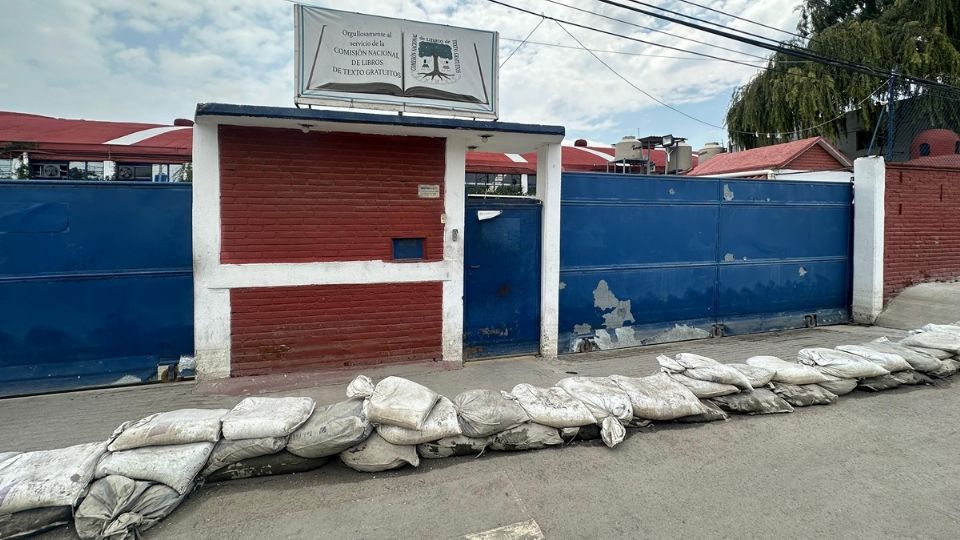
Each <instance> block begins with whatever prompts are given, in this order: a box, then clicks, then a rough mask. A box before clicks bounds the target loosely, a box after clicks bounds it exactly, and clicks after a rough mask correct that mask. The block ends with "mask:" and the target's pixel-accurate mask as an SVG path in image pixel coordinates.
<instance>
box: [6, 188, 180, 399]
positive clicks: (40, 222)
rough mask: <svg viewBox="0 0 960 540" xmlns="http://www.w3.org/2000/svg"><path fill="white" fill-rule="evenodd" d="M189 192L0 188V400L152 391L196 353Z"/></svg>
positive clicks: (124, 189) (176, 190) (166, 190)
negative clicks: (76, 391) (95, 390)
mask: <svg viewBox="0 0 960 540" xmlns="http://www.w3.org/2000/svg"><path fill="white" fill-rule="evenodd" d="M190 188H191V186H190V185H189V184H152V183H132V182H131V183H127V182H96V183H93V182H49V181H39V180H28V181H10V182H6V181H5V182H0V306H2V307H3V309H2V310H0V396H9V395H18V394H29V393H38V392H48V391H57V390H66V389H73V388H82V387H91V386H103V385H113V384H130V383H134V382H143V381H148V380H151V379H156V377H157V366H158V365H159V364H164V363H176V361H177V359H178V358H179V356H180V355H182V354H192V352H193V275H192V260H193V259H192V254H191V251H192V250H191V232H190V231H191V228H190V221H191V216H190V208H191V191H190Z"/></svg>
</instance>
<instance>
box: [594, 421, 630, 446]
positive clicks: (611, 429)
mask: <svg viewBox="0 0 960 540" xmlns="http://www.w3.org/2000/svg"><path fill="white" fill-rule="evenodd" d="M626 436H627V428H625V427H624V426H623V424H622V423H621V422H620V421H619V420H617V419H616V418H614V417H613V416H608V417H606V418H604V419H603V421H602V422H601V423H600V439H602V440H603V444H605V445H607V448H613V447H614V446H616V445H618V444H620V443H622V442H623V439H624V438H626Z"/></svg>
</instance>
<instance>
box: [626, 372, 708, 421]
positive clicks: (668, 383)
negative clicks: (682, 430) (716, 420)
mask: <svg viewBox="0 0 960 540" xmlns="http://www.w3.org/2000/svg"><path fill="white" fill-rule="evenodd" d="M610 380H611V381H612V382H613V383H614V384H616V385H617V386H619V387H620V388H622V389H623V391H624V392H626V394H627V397H628V398H630V404H631V406H632V407H633V415H634V416H635V417H637V418H643V419H645V420H663V421H666V420H675V419H677V418H681V417H684V416H693V415H698V414H703V413H705V412H706V411H705V410H704V407H703V404H702V403H701V402H700V400H699V399H698V398H697V396H696V395H695V394H694V393H693V392H692V391H691V390H690V389H689V388H687V387H686V386H684V385H682V384H680V383H678V382H677V381H675V380H673V379H671V378H670V376H669V375H667V374H666V373H660V374H657V375H652V376H649V377H624V376H623V375H611V376H610Z"/></svg>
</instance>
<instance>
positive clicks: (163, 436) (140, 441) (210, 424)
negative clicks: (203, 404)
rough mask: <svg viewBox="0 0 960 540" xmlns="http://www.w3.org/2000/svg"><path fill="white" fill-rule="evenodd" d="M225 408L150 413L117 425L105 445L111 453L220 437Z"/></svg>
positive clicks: (212, 440) (211, 439) (207, 440)
mask: <svg viewBox="0 0 960 540" xmlns="http://www.w3.org/2000/svg"><path fill="white" fill-rule="evenodd" d="M227 412H229V409H178V410H175V411H169V412H164V413H157V414H151V415H150V416H147V417H145V418H141V419H140V420H137V421H136V422H127V423H125V424H123V425H121V426H120V427H119V428H117V431H118V432H119V435H117V436H116V438H114V440H113V441H112V442H111V443H110V446H108V447H107V449H108V450H110V451H111V452H118V451H120V450H130V449H132V448H142V447H144V446H165V445H170V444H187V443H194V442H217V441H218V440H220V420H221V418H223V415H225V414H227Z"/></svg>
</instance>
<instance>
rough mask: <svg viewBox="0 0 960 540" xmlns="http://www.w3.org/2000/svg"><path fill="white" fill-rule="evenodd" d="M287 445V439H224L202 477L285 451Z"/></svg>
mask: <svg viewBox="0 0 960 540" xmlns="http://www.w3.org/2000/svg"><path fill="white" fill-rule="evenodd" d="M286 445H287V438H286V437H262V438H259V439H236V440H231V439H223V440H221V441H220V442H218V443H217V444H216V446H214V447H213V452H211V453H210V458H209V459H207V465H206V466H205V467H204V468H203V470H201V471H200V476H208V475H209V474H210V473H212V472H213V471H216V470H219V469H222V468H223V467H226V466H227V465H230V464H231V463H236V462H238V461H243V460H244V459H250V458H253V457H257V456H268V455H270V454H276V453H277V452H279V451H281V450H283V447H285V446H286Z"/></svg>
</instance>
